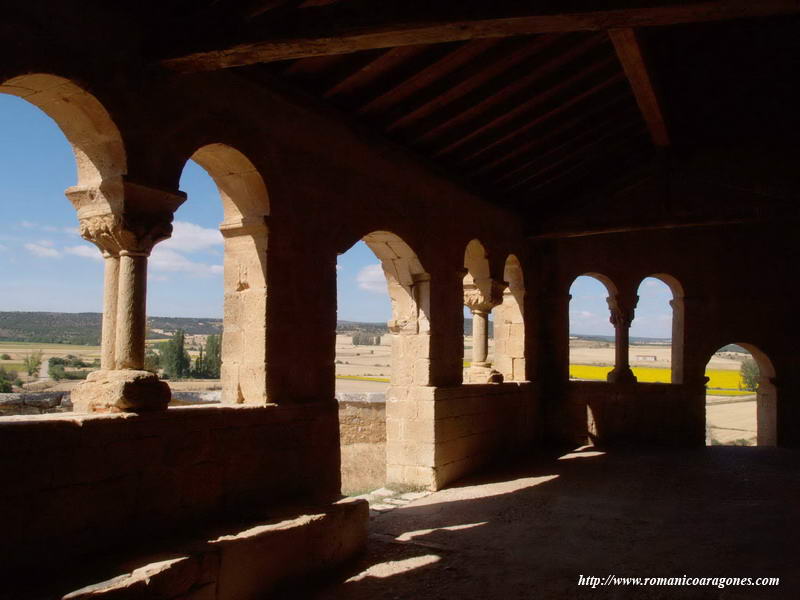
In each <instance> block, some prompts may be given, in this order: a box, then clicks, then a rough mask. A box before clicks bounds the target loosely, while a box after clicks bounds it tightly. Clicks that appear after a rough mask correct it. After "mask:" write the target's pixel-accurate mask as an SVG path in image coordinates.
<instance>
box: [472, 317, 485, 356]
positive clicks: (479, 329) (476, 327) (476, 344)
mask: <svg viewBox="0 0 800 600" xmlns="http://www.w3.org/2000/svg"><path fill="white" fill-rule="evenodd" d="M488 355H489V313H488V312H487V311H485V310H481V309H478V308H473V309H472V364H473V365H474V366H476V367H488V366H489V363H488V362H486V358H487V357H488Z"/></svg>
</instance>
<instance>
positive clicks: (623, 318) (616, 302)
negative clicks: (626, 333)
mask: <svg viewBox="0 0 800 600" xmlns="http://www.w3.org/2000/svg"><path fill="white" fill-rule="evenodd" d="M606 301H607V302H608V309H609V311H610V312H611V316H610V318H609V321H610V322H611V324H612V325H613V326H614V327H615V328H619V327H625V328H630V326H631V323H633V319H634V317H635V313H636V304H637V303H638V301H639V296H634V297H633V298H632V299H630V301H626V300H625V299H623V298H622V296H620V295H615V296H609V297H608V298H606Z"/></svg>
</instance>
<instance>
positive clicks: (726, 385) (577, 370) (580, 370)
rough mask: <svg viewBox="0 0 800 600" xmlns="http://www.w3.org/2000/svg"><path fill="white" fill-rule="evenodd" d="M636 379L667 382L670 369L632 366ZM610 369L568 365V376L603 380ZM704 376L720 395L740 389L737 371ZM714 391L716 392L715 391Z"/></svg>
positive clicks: (710, 371)
mask: <svg viewBox="0 0 800 600" xmlns="http://www.w3.org/2000/svg"><path fill="white" fill-rule="evenodd" d="M632 368H633V373H634V375H636V379H638V380H639V381H641V382H643V383H669V382H670V378H671V370H670V369H663V368H657V367H632ZM611 369H612V367H610V366H602V367H600V366H596V365H570V366H569V374H570V377H574V378H575V379H588V380H590V381H605V380H606V375H608V372H609V371H610V370H611ZM706 377H708V378H709V380H710V381H709V382H708V386H707V387H708V388H709V389H713V390H720V395H730V394H731V392H735V393H736V394H738V393H739V392H740V390H741V391H744V393H748V394H751V393H752V392H747V391H745V390H742V388H743V387H744V386H743V384H742V377H741V375H740V373H739V371H723V370H720V369H708V370H706ZM715 393H716V392H715Z"/></svg>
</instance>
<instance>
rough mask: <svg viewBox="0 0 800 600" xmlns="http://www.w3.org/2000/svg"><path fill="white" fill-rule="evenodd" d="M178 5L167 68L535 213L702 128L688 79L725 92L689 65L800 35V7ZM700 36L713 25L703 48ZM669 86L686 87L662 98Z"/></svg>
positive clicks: (776, 2) (788, 0) (333, 1)
mask: <svg viewBox="0 0 800 600" xmlns="http://www.w3.org/2000/svg"><path fill="white" fill-rule="evenodd" d="M376 6H377V7H376ZM172 10H173V11H175V18H176V19H180V21H181V28H180V30H179V33H177V34H176V33H175V31H176V30H175V29H174V28H170V30H171V31H172V33H173V35H172V36H171V37H170V38H169V44H167V45H165V44H164V43H158V40H156V42H155V43H154V44H153V46H154V48H155V52H156V54H158V55H159V56H158V60H159V61H160V62H161V64H162V66H163V67H165V68H168V69H171V70H174V71H178V72H196V71H208V70H215V69H221V68H237V67H238V70H239V71H240V72H241V73H242V75H243V76H246V77H258V76H259V75H260V74H262V75H269V76H270V77H278V78H280V79H282V80H284V81H285V82H288V83H289V84H290V85H292V86H294V87H296V88H299V89H301V90H303V91H304V92H306V93H308V94H311V95H312V96H314V97H316V98H317V99H318V100H319V101H320V102H325V103H328V104H329V105H332V106H334V107H336V108H337V109H338V110H339V111H341V113H342V114H343V115H344V116H346V117H347V118H350V119H354V120H356V121H359V122H361V123H362V124H363V125H364V126H366V127H368V128H371V129H372V130H373V131H375V132H377V133H379V134H380V135H383V136H385V137H387V138H389V139H390V140H393V141H394V142H396V143H399V144H402V145H403V146H405V147H406V148H408V149H409V150H410V151H412V152H414V153H415V154H417V155H418V156H419V157H421V158H422V159H423V160H426V161H428V162H430V163H432V164H433V165H434V166H435V167H436V168H438V169H440V170H443V171H445V172H447V173H450V174H452V175H453V177H454V178H456V179H458V180H460V181H466V182H468V184H469V185H470V186H472V187H473V188H475V189H477V190H478V191H479V192H480V193H481V194H483V195H484V196H485V197H486V198H487V199H489V200H491V201H493V202H495V203H497V204H500V205H503V206H507V207H509V208H512V209H517V210H520V211H522V212H526V213H531V212H536V209H537V208H539V207H542V206H546V205H553V204H556V205H557V204H558V202H559V201H560V200H561V199H564V198H567V197H571V196H575V195H579V194H583V193H585V192H587V191H590V190H592V189H594V188H596V187H598V186H601V185H603V184H604V183H607V182H608V181H609V180H610V179H614V178H620V177H624V175H625V174H626V173H630V172H632V171H635V170H636V169H638V168H639V167H641V166H642V165H644V164H646V163H647V162H648V161H651V160H652V158H653V156H655V155H656V154H658V153H660V152H661V151H663V149H665V148H669V147H670V146H671V145H673V144H674V141H675V139H678V140H679V141H682V142H686V141H687V140H689V139H690V138H691V135H687V131H689V133H690V134H691V133H692V131H690V127H687V126H685V127H684V128H683V130H680V128H678V127H676V124H677V125H680V126H684V125H687V124H691V128H694V129H697V128H698V127H699V128H700V129H702V128H703V126H704V125H703V123H697V122H694V121H692V120H691V119H687V118H686V116H685V115H684V114H683V113H684V112H685V111H686V110H691V102H692V100H691V99H689V100H687V93H686V90H685V89H684V88H685V87H686V86H687V85H694V86H698V87H699V88H701V90H702V91H703V93H706V94H711V95H713V94H714V90H713V89H708V88H707V86H706V87H704V86H703V74H702V73H700V76H699V77H697V75H698V73H697V70H696V69H691V68H688V66H689V65H690V64H691V63H693V62H694V61H695V59H697V60H700V61H701V63H702V64H703V65H704V67H705V68H707V69H711V70H715V69H716V70H719V68H723V67H724V66H725V62H726V56H727V54H728V53H729V49H728V47H727V46H728V45H729V44H730V43H731V42H733V43H735V44H736V47H737V48H740V47H741V44H742V43H744V44H745V47H748V46H747V44H748V43H749V40H750V39H751V37H752V35H751V33H752V31H753V30H754V29H755V30H759V28H760V30H762V31H763V29H764V27H766V28H767V29H769V27H770V23H772V22H774V21H777V22H780V23H781V24H782V25H781V27H782V28H783V29H782V31H783V37H784V38H787V37H788V38H789V39H792V38H793V34H800V28H798V26H797V23H798V20H797V17H795V16H793V15H795V14H797V13H800V1H798V0H763V1H760V2H751V1H749V0H748V1H742V0H720V1H691V0H682V1H681V0H671V1H670V0H661V1H660V2H659V1H652V0H638V1H637V0H592V1H584V2H577V1H568V0H563V1H560V2H538V3H531V2H522V1H517V0H497V1H496V2H485V1H476V0H462V1H461V2H456V1H451V0H442V1H441V2H434V3H431V2H419V1H416V0H407V1H406V2H395V1H392V0H387V1H386V2H382V3H380V4H379V5H376V3H374V2H367V1H365V0H305V1H303V0H249V1H236V2H230V1H229V2H225V1H221V0H220V1H213V0H206V1H205V2H191V3H188V2H187V3H184V4H183V5H182V4H181V3H175V4H174V5H172ZM787 15H788V16H787ZM766 17H773V21H770V20H769V19H768V18H766ZM765 18H766V19H765ZM736 19H739V20H738V21H737V20H736ZM731 23H732V24H733V25H730V24H731ZM741 23H745V24H746V25H745V26H744V28H743V27H742V25H740V24H741ZM786 23H789V25H788V32H787V31H784V30H786V29H787V26H786V25H785V24H786ZM765 24H766V25H765ZM748 27H749V28H750V29H749V30H748ZM687 31H688V33H686V32H687ZM697 31H701V32H706V31H707V32H708V34H707V36H706V37H705V38H703V35H704V34H703V33H701V34H699V36H700V38H701V42H704V45H703V43H701V42H698V40H697V39H696V38H697V37H698V33H697ZM748 31H750V32H751V33H748ZM676 32H677V33H676ZM731 32H733V33H731ZM737 32H738V33H737ZM736 35H738V37H736ZM731 36H733V39H732V38H731ZM761 37H762V38H765V37H766V38H768V37H769V35H762V36H761ZM797 37H798V38H800V35H798V36H797ZM686 39H688V40H689V41H690V45H689V47H688V48H687V46H686V44H685V43H684V42H683V41H684V40H686ZM761 42H762V43H761V46H763V47H761V48H760V51H761V52H762V54H764V55H765V58H767V57H768V56H769V54H770V48H769V43H765V42H764V40H761ZM692 44H693V45H692ZM698 44H699V45H700V46H702V48H701V52H702V53H701V55H699V56H695V55H693V54H692V49H694V50H695V51H696V50H697V49H698ZM795 47H796V44H795V45H794V46H792V45H791V43H790V48H789V50H790V51H794V49H795ZM739 54H741V52H739ZM653 55H654V57H655V60H652V58H653ZM673 55H674V56H675V58H676V60H671V59H670V56H673ZM678 57H680V58H678ZM709 57H711V58H709ZM767 59H768V58H767ZM758 60H763V59H762V58H758ZM703 61H704V62H703ZM654 64H656V67H657V68H655V69H654V68H653V65H654ZM792 64H794V63H792ZM715 65H716V66H715ZM723 70H725V69H724V68H723ZM684 72H687V73H689V74H690V75H691V76H692V77H694V78H695V80H694V81H688V80H686V77H685V76H684ZM712 79H713V78H712ZM665 82H668V83H669V85H670V86H672V87H677V88H678V89H677V90H675V89H672V90H667V93H664V89H663V84H664V83H665ZM659 84H662V85H659ZM665 98H666V99H667V100H669V101H668V102H666V104H665ZM689 98H691V95H689ZM696 100H697V98H696V97H695V101H696ZM700 100H701V101H703V100H704V99H702V98H701V99H700ZM749 100H753V99H752V98H750V99H749ZM670 102H672V105H670ZM724 112H725V111H724V110H723V111H720V112H719V114H724Z"/></svg>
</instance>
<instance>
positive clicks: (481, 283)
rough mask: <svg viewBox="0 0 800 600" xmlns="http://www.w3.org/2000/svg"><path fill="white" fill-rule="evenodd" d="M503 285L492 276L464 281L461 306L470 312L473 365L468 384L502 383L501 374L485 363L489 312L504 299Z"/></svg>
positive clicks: (469, 371)
mask: <svg viewBox="0 0 800 600" xmlns="http://www.w3.org/2000/svg"><path fill="white" fill-rule="evenodd" d="M507 285H508V284H506V283H505V282H503V281H495V280H493V279H488V278H487V279H478V280H474V281H471V282H468V283H465V284H464V305H465V306H466V307H467V308H469V310H470V312H471V313H472V364H471V365H470V368H469V370H468V372H467V379H468V382H469V383H488V382H497V383H499V382H501V381H503V376H502V374H501V373H500V372H499V371H495V370H494V369H492V368H491V364H490V363H488V362H487V356H488V353H489V313H490V312H491V311H492V309H493V308H494V307H495V306H497V305H498V304H500V303H501V302H502V301H503V291H504V290H505V288H506V286H507Z"/></svg>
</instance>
